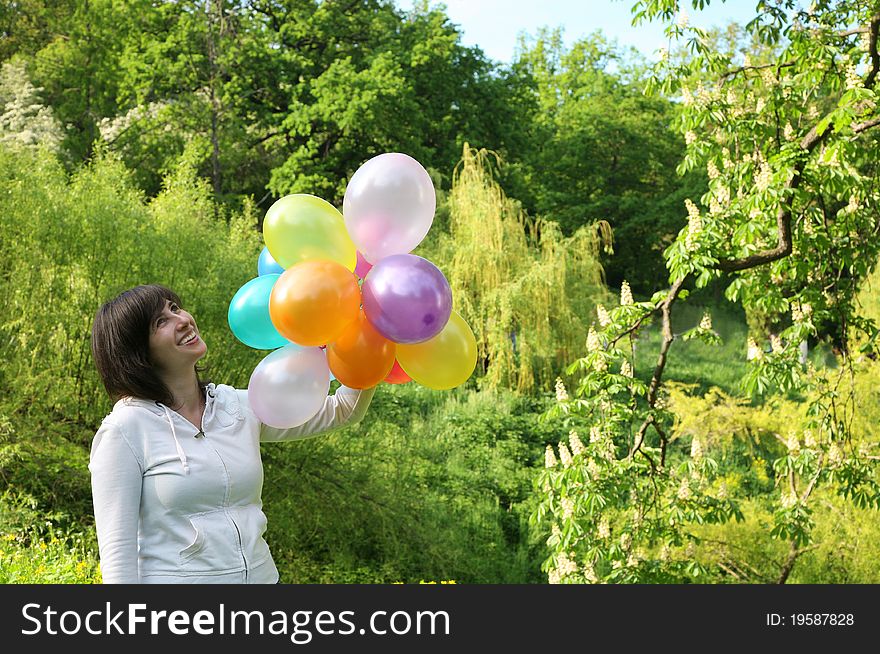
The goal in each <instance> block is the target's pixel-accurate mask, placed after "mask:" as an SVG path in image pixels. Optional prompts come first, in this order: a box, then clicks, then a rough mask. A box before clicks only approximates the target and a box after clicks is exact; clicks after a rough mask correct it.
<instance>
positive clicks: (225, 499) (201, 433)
mask: <svg viewBox="0 0 880 654" xmlns="http://www.w3.org/2000/svg"><path fill="white" fill-rule="evenodd" d="M207 394H208V390H207V389H205V408H204V409H203V410H202V420H201V423H202V428H200V429H199V431H198V433H196V434H195V436H194V438H196V439H197V440H202V441H204V442H205V443H207V444H208V445H209V446H210V448H211V450H212V451H213V452H214V454H215V455H216V456H217V460H218V461H220V465H221V466H223V475H224V476H225V478H226V489H225V495H224V497H223V513H224V515H226V518H227V519H228V520H229V522H231V523H232V526H233V528H234V529H235V537H236V540H237V541H238V554H239V556H240V557H241V563H242V565H243V566H244V580H245V583H247V581H248V576H249V574H250V571H249V570H248V563H247V559H246V558H245V556H244V543H243V542H242V540H241V530H240V529H239V528H238V524H237V523H236V522H235V518H233V517H232V516H231V515H229V512H228V511H227V509H228V508H229V487H230V484H231V480H230V478H229V468H227V467H226V462H225V461H224V460H223V457H222V456H220V452H218V451H217V448H216V447H214V443H211V442H210V441H209V440H208V434H206V433H205V430H204V424H205V414H206V413H207V412H208V398H207ZM181 417H182V416H181ZM184 420H186V418H184ZM186 421H187V422H189V420H186ZM190 424H191V425H192V423H191V422H190ZM192 426H193V427H195V425H192Z"/></svg>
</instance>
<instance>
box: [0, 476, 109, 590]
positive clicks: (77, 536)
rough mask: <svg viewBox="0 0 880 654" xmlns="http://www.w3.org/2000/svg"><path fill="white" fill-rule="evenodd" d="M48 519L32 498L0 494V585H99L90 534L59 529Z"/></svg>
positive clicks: (99, 579)
mask: <svg viewBox="0 0 880 654" xmlns="http://www.w3.org/2000/svg"><path fill="white" fill-rule="evenodd" d="M52 518H53V516H52V515H51V514H47V513H46V512H45V511H43V510H40V509H39V506H38V504H37V502H35V501H34V500H33V499H32V498H28V497H27V496H24V495H22V494H20V493H19V494H13V493H9V492H5V493H3V495H0V525H2V527H0V583H3V584H91V583H100V581H101V573H100V570H99V568H98V561H97V558H96V557H95V554H94V548H93V546H92V542H91V541H93V540H94V534H91V533H90V534H88V535H85V534H83V533H82V532H77V531H73V532H69V531H65V530H59V529H58V528H57V527H56V523H55V522H53V519H52Z"/></svg>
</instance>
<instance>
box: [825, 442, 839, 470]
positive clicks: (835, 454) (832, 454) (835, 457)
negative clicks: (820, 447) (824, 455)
mask: <svg viewBox="0 0 880 654" xmlns="http://www.w3.org/2000/svg"><path fill="white" fill-rule="evenodd" d="M828 460H829V461H830V462H831V465H835V466H836V465H840V464H841V463H843V452H842V451H841V449H840V447H838V445H837V443H831V447H829V448H828Z"/></svg>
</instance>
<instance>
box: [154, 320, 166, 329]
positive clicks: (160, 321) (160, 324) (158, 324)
mask: <svg viewBox="0 0 880 654" xmlns="http://www.w3.org/2000/svg"><path fill="white" fill-rule="evenodd" d="M164 323H165V318H159V319H158V320H157V321H156V327H161V326H162V325H163V324H164Z"/></svg>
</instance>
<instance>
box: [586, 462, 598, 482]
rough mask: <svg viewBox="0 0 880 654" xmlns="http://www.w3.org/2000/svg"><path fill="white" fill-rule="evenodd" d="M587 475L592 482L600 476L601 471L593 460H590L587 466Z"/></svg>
mask: <svg viewBox="0 0 880 654" xmlns="http://www.w3.org/2000/svg"><path fill="white" fill-rule="evenodd" d="M587 474H588V475H590V479H592V480H593V481H596V480H597V479H598V478H599V477H601V476H602V469H601V468H600V467H599V464H597V463H596V462H595V461H594V460H593V459H590V462H589V463H588V464H587Z"/></svg>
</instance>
